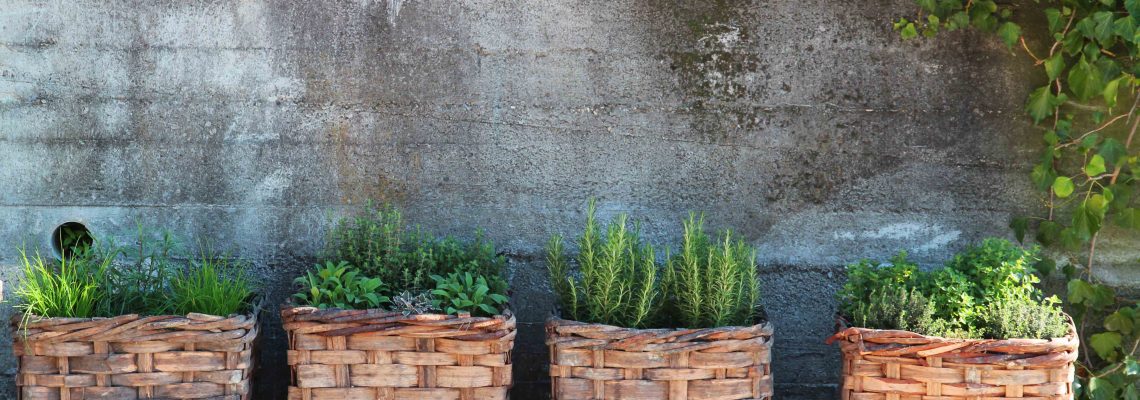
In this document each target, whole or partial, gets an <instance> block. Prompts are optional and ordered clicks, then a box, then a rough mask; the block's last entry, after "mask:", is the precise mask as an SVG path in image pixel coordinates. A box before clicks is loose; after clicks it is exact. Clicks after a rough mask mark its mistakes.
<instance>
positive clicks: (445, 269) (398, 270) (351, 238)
mask: <svg viewBox="0 0 1140 400" xmlns="http://www.w3.org/2000/svg"><path fill="white" fill-rule="evenodd" d="M322 258H323V259H324V260H325V261H331V262H333V263H337V262H340V261H346V262H348V264H350V265H352V266H354V267H356V268H357V269H359V270H360V271H361V273H363V274H364V275H367V276H375V277H377V278H380V280H381V281H383V282H384V283H385V284H386V285H387V288H388V289H389V290H390V291H391V292H386V294H395V293H400V292H403V291H405V290H407V291H412V292H423V291H430V290H432V289H434V288H435V282H433V281H432V280H431V279H430V277H431V276H432V275H441V274H448V273H451V272H457V271H470V272H472V273H474V274H477V275H482V276H484V277H485V278H486V279H487V281H488V284H489V286H490V287H491V289H492V292H494V293H499V294H506V292H507V282H506V280H505V279H503V277H502V274H503V270H504V268H505V265H506V259H505V258H504V257H502V256H499V255H497V254H496V253H495V247H494V244H493V243H491V242H490V241H488V240H486V239H485V238H484V236H483V233H482V231H478V232H476V235H475V240H474V241H473V242H470V243H464V242H460V241H459V240H457V239H455V238H452V237H443V238H436V237H434V236H432V235H431V234H429V233H427V232H424V231H423V230H422V229H420V228H418V227H413V228H409V227H408V226H407V225H406V221H405V220H404V217H403V214H402V213H401V212H400V210H398V209H396V208H395V207H394V206H392V205H389V204H385V205H382V206H374V205H371V204H370V205H369V206H368V208H367V209H366V211H365V213H364V214H363V215H360V216H356V217H352V218H343V219H341V220H339V221H338V222H337V224H336V226H335V227H334V228H333V229H332V230H331V232H330V233H329V237H328V240H327V243H326V249H325V251H324V254H323V257H322Z"/></svg>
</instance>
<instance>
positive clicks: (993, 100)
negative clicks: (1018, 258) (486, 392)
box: [0, 0, 1136, 399]
mask: <svg viewBox="0 0 1140 400" xmlns="http://www.w3.org/2000/svg"><path fill="white" fill-rule="evenodd" d="M0 10H3V11H2V12H0V184H2V187H3V190H0V221H2V223H0V243H6V244H11V245H13V246H14V245H17V244H19V243H30V244H33V245H35V244H46V243H47V237H48V235H49V234H50V232H51V230H52V229H54V228H55V226H57V225H58V224H60V223H62V222H65V221H69V220H77V221H81V222H84V223H86V224H87V226H89V227H90V228H92V229H93V230H94V231H95V233H96V234H101V235H108V236H120V237H125V236H129V235H130V233H131V231H132V230H133V228H134V226H135V224H136V223H137V222H142V223H145V224H147V225H150V226H159V227H169V228H171V229H173V230H174V231H175V232H176V233H178V234H180V235H182V236H184V237H196V238H209V239H210V240H212V241H214V242H215V243H221V244H224V245H232V246H233V248H234V249H235V250H236V251H238V253H239V254H241V255H242V256H244V257H248V258H251V259H253V260H256V261H257V262H258V272H259V273H261V274H264V276H265V282H266V286H265V289H266V292H267V293H268V294H269V295H270V297H271V299H272V302H273V303H272V304H277V302H279V301H281V300H282V299H283V298H284V296H285V294H286V293H287V292H288V290H289V281H290V278H291V276H292V275H294V274H295V273H297V272H298V271H299V270H301V269H302V268H305V267H307V265H308V263H309V262H310V257H311V256H312V255H313V254H314V252H315V251H316V249H318V248H319V246H320V240H321V238H322V233H323V232H324V230H325V228H326V227H327V226H328V221H329V216H330V215H332V214H337V213H344V212H349V211H351V210H353V209H354V208H355V207H357V206H359V205H360V204H361V203H362V202H364V201H365V200H367V199H379V200H388V201H393V202H395V203H397V204H399V205H401V206H402V207H404V208H405V209H406V210H407V213H408V214H409V216H410V218H411V219H413V220H414V221H416V222H418V223H420V224H423V225H424V226H426V227H429V228H431V229H434V230H437V231H439V232H443V233H454V234H461V235H462V234H469V233H470V232H473V231H474V230H475V229H476V228H478V227H482V228H485V229H486V230H487V233H488V234H489V235H490V236H491V237H492V238H493V239H495V240H496V241H497V243H499V244H500V245H501V247H502V249H503V251H504V252H505V253H506V254H508V255H509V256H510V257H511V260H512V263H511V279H512V285H513V288H514V291H515V292H514V303H515V307H516V308H517V310H518V314H519V316H520V318H521V320H522V321H524V323H523V324H522V329H521V330H522V331H521V333H520V339H519V343H518V350H517V355H516V358H515V359H516V362H517V367H516V377H517V379H518V381H519V384H518V386H517V389H516V391H515V394H516V398H523V399H532V398H541V396H542V393H545V391H547V387H546V386H545V385H546V383H545V381H544V379H545V378H544V376H545V370H544V369H543V366H544V365H545V362H546V356H545V349H544V348H543V346H542V338H541V332H542V329H541V323H542V321H543V319H544V318H545V317H546V316H547V314H548V312H549V311H550V310H551V308H552V304H551V303H550V302H549V296H548V286H547V284H546V280H545V276H544V266H543V265H542V264H541V263H540V261H539V252H540V250H541V244H542V243H543V242H544V241H545V239H546V238H547V237H548V236H549V235H550V234H552V233H556V232H560V233H564V234H567V235H574V234H576V233H577V232H578V229H579V227H580V224H581V221H582V217H583V210H584V206H585V202H586V199H587V198H588V197H590V196H596V197H597V198H598V201H599V207H600V210H601V211H602V214H604V216H606V217H608V216H610V215H613V214H615V213H618V212H630V213H632V214H633V215H634V216H635V218H636V219H637V220H638V221H641V222H642V223H643V224H644V230H645V232H646V234H647V235H648V236H649V237H650V238H651V239H652V240H655V241H658V242H660V243H668V242H669V241H675V240H676V239H677V237H678V235H679V232H680V220H681V218H682V217H683V216H684V215H685V213H686V212H687V211H688V210H704V211H707V212H708V213H709V223H710V225H712V226H714V227H734V228H735V229H737V230H738V231H739V232H740V233H741V234H742V235H743V236H744V237H745V238H747V240H749V241H751V242H752V243H755V244H756V245H758V246H759V247H760V249H761V254H760V261H761V262H762V264H763V267H762V268H763V270H762V272H763V274H764V275H763V276H764V281H765V288H764V295H765V298H764V303H765V305H766V307H767V309H768V311H769V314H770V315H771V318H772V321H773V322H774V323H775V325H776V327H777V332H778V339H777V345H776V349H775V357H776V361H775V366H774V371H775V373H776V380H777V382H778V384H777V389H778V392H779V393H780V394H781V396H780V397H781V398H788V399H797V398H803V399H809V398H829V397H831V394H832V393H833V391H834V387H835V384H836V382H837V377H838V362H837V361H838V353H837V351H836V350H835V349H834V348H832V347H828V346H825V345H824V344H823V339H824V338H825V337H826V336H828V334H829V333H831V332H832V328H833V325H832V324H833V322H832V314H833V312H834V308H835V307H834V304H833V302H832V301H831V298H832V293H833V291H834V289H835V288H836V287H837V286H838V285H839V284H840V282H841V281H842V279H843V272H842V271H843V270H842V266H843V264H844V263H847V262H850V261H853V260H856V259H859V258H862V257H877V258H885V257H887V256H889V255H890V254H892V253H893V252H895V251H896V250H898V249H908V250H910V251H911V252H912V254H913V255H914V256H915V258H917V259H918V260H920V261H921V262H923V263H926V264H931V265H932V264H937V263H939V262H941V261H942V260H944V259H945V258H946V257H948V256H949V255H950V254H952V252H954V251H957V250H959V249H961V248H963V247H964V246H966V245H967V244H969V243H971V242H973V241H976V240H978V239H980V238H983V237H985V236H990V235H999V236H1004V235H1008V229H1007V228H1006V224H1007V221H1008V219H1009V217H1010V216H1011V215H1012V214H1017V213H1025V212H1030V211H1036V209H1035V208H1034V202H1033V201H1034V199H1035V198H1036V197H1035V196H1036V194H1035V193H1034V192H1033V191H1032V190H1031V188H1030V187H1029V184H1028V178H1027V170H1028V167H1029V165H1030V162H1031V161H1032V160H1033V159H1035V158H1036V154H1037V148H1036V146H1037V143H1038V141H1039V140H1040V139H1039V134H1038V133H1037V131H1035V130H1034V129H1033V128H1031V127H1030V126H1029V125H1028V124H1027V119H1026V118H1025V117H1024V114H1023V113H1022V111H1021V105H1022V104H1023V101H1024V94H1025V93H1027V90H1028V89H1029V88H1030V87H1031V86H1032V84H1033V82H1034V81H1037V80H1039V79H1041V77H1039V76H1036V75H1033V74H1032V73H1031V72H1032V71H1031V70H1030V69H1028V66H1027V62H1026V59H1025V57H1024V56H1023V55H1013V54H1012V53H1011V52H1009V51H1006V50H1005V49H1004V47H1001V46H1000V45H997V44H996V43H995V42H994V41H993V40H989V39H987V38H985V37H982V36H978V35H972V34H964V33H954V34H949V35H945V36H943V37H941V38H939V39H937V40H934V41H925V42H923V41H916V42H907V43H903V42H901V41H900V40H898V38H897V35H896V34H895V33H893V32H891V31H890V25H889V23H888V19H889V18H890V17H891V16H894V15H901V14H906V13H910V12H913V11H914V7H913V6H912V4H911V3H910V1H909V0H872V1H856V2H840V1H833V0H779V1H759V0H756V1H729V0H719V1H707V0H669V1H665V0H621V1H612V0H573V1H568V0H533V1H492V0H404V1H400V0H387V1H379V0H352V1H348V0H325V1H312V0H195V1H173V0H157V1H156V0H95V1H93V0H0ZM1127 246H1129V245H1117V249H1115V250H1113V251H1114V252H1109V253H1106V257H1109V259H1110V260H1111V261H1118V262H1124V261H1126V260H1128V259H1132V260H1134V259H1135V257H1134V255H1135V254H1136V253H1135V251H1134V250H1128V247H1127ZM11 248H12V247H11V246H10V247H9V250H6V251H3V252H0V260H2V261H4V265H9V266H10V265H11V264H12V261H14V257H15V252H14V251H11ZM1110 250H1111V249H1110ZM1114 257H1115V258H1114ZM1128 257H1130V258H1128ZM1106 271H1108V272H1109V273H1111V274H1115V275H1112V276H1114V277H1116V279H1120V280H1128V279H1132V278H1131V277H1130V276H1129V275H1127V274H1128V270H1126V269H1117V270H1106ZM2 276H3V278H4V279H5V280H8V281H10V280H11V279H12V278H13V276H14V272H13V269H12V268H10V267H9V268H6V269H3V270H2ZM278 329H279V328H278ZM267 335H268V343H269V344H270V345H275V346H282V345H283V342H282V341H281V336H282V333H281V332H280V331H279V330H276V329H270V330H268V333H267ZM266 354H267V356H266V357H267V358H266V360H265V363H264V364H265V365H267V366H266V370H265V371H263V374H262V375H263V376H266V377H270V378H269V379H268V381H270V384H264V383H265V381H263V382H262V383H263V385H261V386H260V387H261V388H262V389H263V390H264V391H263V392H261V393H262V395H261V397H260V398H273V397H272V396H273V395H275V394H280V393H281V392H280V388H281V386H282V385H283V380H284V379H286V376H287V375H284V374H283V372H284V370H283V369H282V368H281V366H280V364H281V363H283V356H282V354H281V353H280V352H279V351H267V352H266ZM2 355H3V356H4V364H3V365H4V366H5V369H4V371H7V372H8V375H9V376H10V375H11V372H12V371H13V367H12V363H11V358H10V356H9V354H8V353H4V354H2ZM5 382H7V385H6V387H8V388H9V389H10V387H11V386H10V385H11V383H10V380H8V381H5ZM5 393H8V394H7V395H5V396H4V397H11V394H10V393H11V392H5Z"/></svg>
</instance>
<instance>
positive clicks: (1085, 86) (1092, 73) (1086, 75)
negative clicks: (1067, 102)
mask: <svg viewBox="0 0 1140 400" xmlns="http://www.w3.org/2000/svg"><path fill="white" fill-rule="evenodd" d="M1103 80H1104V78H1103V77H1102V76H1101V71H1100V70H1099V69H1097V68H1094V67H1093V66H1092V65H1091V64H1089V63H1088V60H1086V58H1085V57H1081V60H1080V62H1078V63H1077V65H1076V66H1074V67H1073V68H1072V69H1070V70H1069V91H1070V92H1072V93H1073V95H1074V96H1076V97H1077V99H1078V100H1080V101H1086V100H1088V99H1089V98H1091V97H1092V96H1095V95H1097V94H1101V93H1103V92H1104V82H1103ZM1034 118H1036V117H1034Z"/></svg>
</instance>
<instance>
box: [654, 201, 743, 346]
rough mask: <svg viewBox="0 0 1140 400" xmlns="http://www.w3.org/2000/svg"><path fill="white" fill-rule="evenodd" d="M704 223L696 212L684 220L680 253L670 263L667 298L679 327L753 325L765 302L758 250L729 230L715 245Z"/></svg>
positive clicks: (665, 280) (664, 282)
mask: <svg viewBox="0 0 1140 400" xmlns="http://www.w3.org/2000/svg"><path fill="white" fill-rule="evenodd" d="M704 223H705V221H704V216H703V215H700V216H698V215H697V214H695V213H690V214H689V219H688V220H687V221H685V222H684V224H683V226H684V235H683V239H682V243H681V249H680V251H679V252H678V253H677V254H676V255H675V256H673V257H668V261H667V262H666V264H665V271H664V274H663V278H662V284H661V285H662V288H663V291H664V293H665V295H664V297H665V298H666V301H667V302H668V303H670V305H671V306H672V307H675V308H676V317H677V321H678V322H680V323H681V325H680V326H686V327H698V326H729V325H751V324H752V323H753V322H755V321H754V320H755V317H756V312H757V308H758V306H759V301H760V282H759V279H758V278H757V276H756V250H755V249H753V248H752V247H751V246H749V245H748V244H746V243H744V241H743V240H736V241H733V240H732V231H729V230H725V231H724V232H723V233H722V235H721V239H720V240H718V241H717V242H716V243H713V242H711V240H710V239H709V236H708V234H707V233H705V229H704Z"/></svg>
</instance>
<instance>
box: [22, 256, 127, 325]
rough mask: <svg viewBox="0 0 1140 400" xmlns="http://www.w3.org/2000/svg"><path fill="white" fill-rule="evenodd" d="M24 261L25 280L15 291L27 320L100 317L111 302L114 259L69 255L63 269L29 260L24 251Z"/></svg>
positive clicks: (36, 257)
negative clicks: (110, 276)
mask: <svg viewBox="0 0 1140 400" xmlns="http://www.w3.org/2000/svg"><path fill="white" fill-rule="evenodd" d="M20 260H21V266H22V268H23V272H24V276H23V277H21V278H20V281H19V285H17V287H16V290H15V294H16V296H17V297H18V298H20V299H21V302H20V303H18V304H17V305H16V308H17V309H18V310H20V311H22V312H23V313H24V315H25V318H27V317H31V316H32V315H37V316H41V317H67V318H90V317H95V316H100V311H102V310H101V308H102V306H103V305H104V304H105V302H106V298H107V293H106V290H105V289H106V288H105V287H104V283H105V282H106V276H107V271H108V269H109V268H110V266H111V258H106V257H104V258H100V257H97V256H95V255H94V254H91V253H89V252H81V253H80V252H68V253H65V254H64V256H63V258H62V259H61V260H60V262H59V265H53V263H52V262H50V261H48V260H46V259H44V258H43V257H41V256H40V255H39V254H36V255H34V256H31V257H29V256H28V254H27V252H26V251H25V250H22V249H21V250H20Z"/></svg>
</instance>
